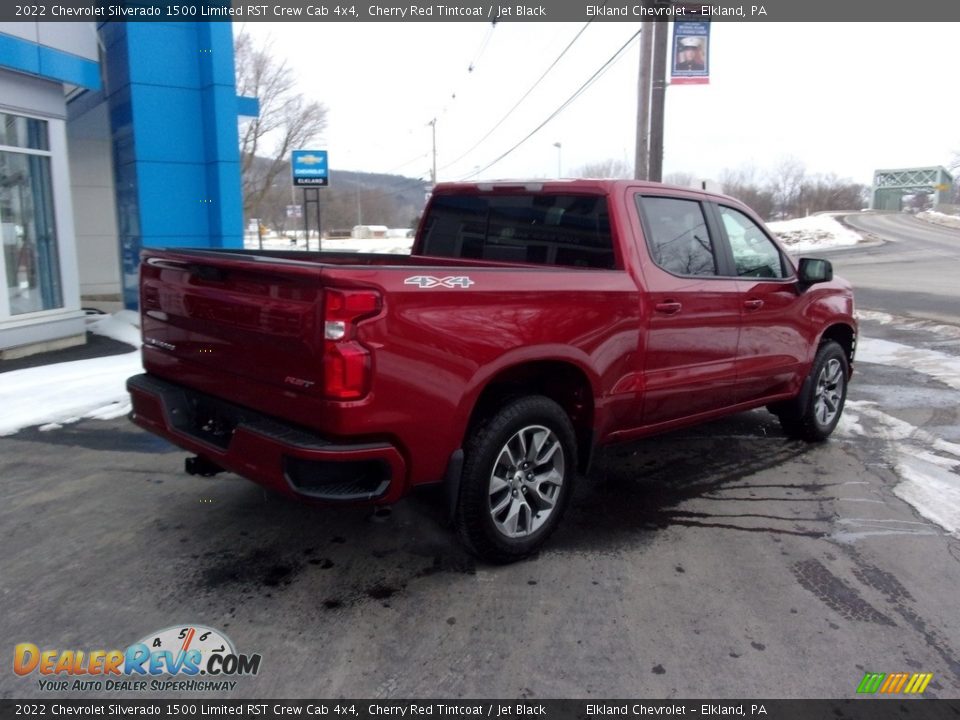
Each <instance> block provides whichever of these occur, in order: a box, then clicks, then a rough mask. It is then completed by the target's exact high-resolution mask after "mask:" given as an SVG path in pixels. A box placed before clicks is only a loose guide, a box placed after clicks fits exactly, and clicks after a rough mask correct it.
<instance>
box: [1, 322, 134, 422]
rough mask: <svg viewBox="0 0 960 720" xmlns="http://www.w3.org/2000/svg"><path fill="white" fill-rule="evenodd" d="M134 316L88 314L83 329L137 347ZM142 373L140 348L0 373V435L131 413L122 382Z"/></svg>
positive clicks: (128, 398)
mask: <svg viewBox="0 0 960 720" xmlns="http://www.w3.org/2000/svg"><path fill="white" fill-rule="evenodd" d="M139 322H140V321H139V318H138V317H137V314H136V313H134V312H131V311H129V310H124V311H122V312H119V313H117V314H115V315H93V316H91V317H90V318H88V320H87V323H88V324H87V327H88V329H89V330H90V331H91V332H93V333H96V334H98V335H104V336H106V337H110V338H112V339H114V340H119V341H121V342H125V343H128V344H130V345H133V346H134V347H137V348H139V346H140V331H139V330H138V329H137V328H136V327H135V324H139ZM141 372H143V366H142V365H141V363H140V351H139V350H134V351H132V352H129V353H124V354H123V355H112V356H110V357H102V358H92V359H90V360H77V361H75V362H67V363H58V364H55V365H42V366H40V367H34V368H28V369H26V370H13V371H11V372H7V373H0V407H2V408H3V413H2V415H0V435H10V434H12V433H15V432H17V431H18V430H22V429H23V428H25V427H31V426H33V425H40V426H42V427H41V428H40V429H41V430H54V429H56V428H58V427H60V426H61V425H63V424H64V423H71V422H76V421H78V420H80V419H82V418H97V419H100V420H109V419H110V418H115V417H121V416H123V415H126V414H127V413H128V412H130V396H129V395H128V394H127V388H126V382H127V378H128V377H130V376H131V375H136V374H137V373H141Z"/></svg>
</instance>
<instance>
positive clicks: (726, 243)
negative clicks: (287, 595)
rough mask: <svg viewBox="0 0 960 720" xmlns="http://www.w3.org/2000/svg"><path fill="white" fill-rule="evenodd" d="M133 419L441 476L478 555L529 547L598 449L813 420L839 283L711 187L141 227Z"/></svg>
mask: <svg viewBox="0 0 960 720" xmlns="http://www.w3.org/2000/svg"><path fill="white" fill-rule="evenodd" d="M140 304H141V313H142V332H143V366H144V369H145V373H144V374H141V375H136V376H134V377H132V378H130V379H129V381H128V389H129V391H130V394H131V396H132V401H133V409H132V413H131V418H132V420H133V421H134V422H135V423H137V424H138V425H140V426H141V427H143V428H145V429H147V430H149V431H150V432H152V433H156V434H157V435H159V436H161V437H163V438H166V439H167V440H169V441H170V442H172V443H174V444H175V445H178V446H180V447H181V448H183V449H185V450H187V451H189V452H190V453H192V454H193V457H190V458H188V459H187V462H186V469H187V471H188V472H191V473H194V474H200V475H212V474H215V473H217V472H220V471H230V472H233V473H236V474H238V475H242V476H244V477H246V478H249V479H251V480H253V481H255V482H257V483H260V484H262V485H264V486H267V487H269V488H272V489H273V490H275V491H277V492H279V493H283V494H285V495H288V496H291V497H294V498H299V499H302V500H305V501H309V502H316V503H323V504H334V503H370V504H374V505H387V504H391V503H394V502H396V501H397V500H399V499H400V498H401V497H403V496H404V495H406V494H407V493H409V492H411V491H412V490H414V489H416V488H419V487H421V486H425V485H431V484H436V483H444V485H445V487H446V497H447V498H448V499H449V506H450V513H451V518H452V520H453V525H454V527H455V528H456V531H457V533H458V534H459V536H460V538H461V540H462V541H463V542H464V543H465V545H466V546H467V547H468V548H469V549H470V550H472V551H473V552H474V553H476V554H477V555H479V556H480V557H482V558H485V559H487V560H490V561H493V562H508V561H511V560H515V559H517V558H521V557H523V556H525V555H528V554H529V553H531V552H532V551H533V550H534V549H536V548H538V547H540V546H541V545H542V544H543V542H544V541H545V540H546V538H547V537H548V536H549V535H550V534H551V533H552V532H553V530H554V529H555V528H556V526H557V524H558V523H559V521H560V519H561V517H562V515H563V513H564V509H565V508H566V506H567V504H568V503H569V501H570V498H571V495H572V492H573V486H574V481H575V479H576V477H577V475H578V473H579V474H581V475H583V474H585V473H586V469H587V466H588V465H589V463H590V459H591V457H592V456H593V454H594V451H595V450H596V449H597V448H600V447H602V446H604V445H607V444H610V443H615V442H619V441H626V440H635V439H637V438H643V437H646V436H650V435H655V434H657V433H662V432H664V431H669V430H675V429H677V428H681V427H685V426H689V425H693V424H695V423H701V422H704V421H707V420H711V419H714V418H717V417H720V416H723V415H728V414H730V413H738V412H742V411H745V410H750V409H752V408H758V407H764V406H765V407H766V408H768V409H769V410H770V411H771V412H773V413H774V414H776V415H777V416H778V417H779V419H780V423H781V425H782V427H783V430H784V432H785V435H786V436H788V437H791V438H798V439H803V440H806V441H811V442H812V441H821V440H824V439H826V438H827V436H829V435H830V433H831V432H832V431H833V429H834V428H835V427H836V425H837V422H838V420H839V418H840V415H841V412H842V411H843V405H844V399H845V397H846V392H847V383H848V381H849V379H850V376H851V373H852V370H853V359H854V351H855V347H856V337H857V325H856V322H855V320H854V314H853V313H854V305H853V293H852V291H851V287H850V285H849V284H848V283H847V282H845V281H843V280H841V279H839V278H837V277H834V276H833V269H832V267H831V264H830V262H829V261H827V260H822V259H814V258H803V259H800V260H799V262H797V263H795V262H794V261H793V260H792V259H791V258H790V257H789V256H788V255H787V253H786V252H784V250H783V248H782V247H781V246H780V245H779V243H778V242H777V240H776V239H775V238H774V237H773V235H772V234H771V233H770V232H769V231H768V230H767V229H766V228H765V227H764V225H763V223H762V221H761V220H760V219H759V218H758V217H757V216H756V215H755V214H754V213H753V212H752V211H751V210H750V209H749V208H747V207H745V206H744V205H743V204H741V203H740V202H738V201H736V200H734V199H732V198H729V197H725V196H723V195H717V194H711V193H706V192H700V191H696V190H691V189H686V188H680V187H671V186H666V185H660V184H654V183H644V182H639V181H625V180H618V181H612V180H568V181H542V182H541V181H537V182H515V183H506V182H504V183H476V184H473V183H470V184H439V185H437V186H436V188H435V189H434V191H433V193H432V195H431V198H430V200H429V202H428V204H427V207H426V208H425V211H424V214H423V218H422V220H421V222H420V226H419V228H418V231H417V234H416V238H415V240H414V244H413V248H412V253H411V254H410V255H409V256H403V255H373V254H334V253H327V252H322V253H321V252H303V251H277V252H272V251H242V250H185V249H166V250H159V249H148V250H145V251H144V252H143V257H142V265H141V271H140Z"/></svg>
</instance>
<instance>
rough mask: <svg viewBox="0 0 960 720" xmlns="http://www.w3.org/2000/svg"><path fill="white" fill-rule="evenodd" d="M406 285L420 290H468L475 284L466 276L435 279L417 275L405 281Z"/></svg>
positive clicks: (430, 276)
mask: <svg viewBox="0 0 960 720" xmlns="http://www.w3.org/2000/svg"><path fill="white" fill-rule="evenodd" d="M403 284H404V285H416V286H417V287H420V288H435V287H445V288H457V287H459V288H468V287H470V286H471V285H473V284H474V282H473V280H471V279H470V278H468V277H467V276H466V275H458V276H456V277H445V278H438V277H433V276H432V275H416V276H414V277H408V278H407V279H406V280H404V281H403Z"/></svg>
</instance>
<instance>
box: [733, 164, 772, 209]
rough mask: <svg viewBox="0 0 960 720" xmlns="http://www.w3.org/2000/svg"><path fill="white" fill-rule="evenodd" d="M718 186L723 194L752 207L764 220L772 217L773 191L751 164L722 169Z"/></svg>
mask: <svg viewBox="0 0 960 720" xmlns="http://www.w3.org/2000/svg"><path fill="white" fill-rule="evenodd" d="M720 186H721V187H722V188H723V192H724V193H725V194H727V195H729V196H730V197H734V198H736V199H737V200H739V201H740V202H742V203H744V204H745V205H746V206H747V207H750V208H752V209H753V211H754V212H755V213H757V214H758V215H759V216H760V217H762V218H763V219H764V220H770V219H772V218H773V214H774V211H775V205H776V203H775V201H774V197H773V191H772V190H771V189H770V188H769V187H765V183H763V182H762V181H760V180H759V179H758V178H757V170H756V168H754V167H753V166H752V165H743V166H741V167H739V168H738V169H736V170H724V171H723V172H722V173H720Z"/></svg>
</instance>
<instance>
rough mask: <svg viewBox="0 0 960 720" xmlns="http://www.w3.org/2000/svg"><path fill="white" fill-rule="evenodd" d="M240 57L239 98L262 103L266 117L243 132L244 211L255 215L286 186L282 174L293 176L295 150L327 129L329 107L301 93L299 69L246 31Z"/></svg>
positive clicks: (254, 120)
mask: <svg viewBox="0 0 960 720" xmlns="http://www.w3.org/2000/svg"><path fill="white" fill-rule="evenodd" d="M234 56H235V62H236V80H237V94H238V95H242V96H246V97H256V98H257V99H258V100H259V101H260V114H259V115H258V116H257V117H256V118H251V119H249V120H248V121H246V122H245V123H244V126H242V127H241V129H240V170H241V174H242V178H243V210H244V213H245V214H247V215H248V216H249V215H250V213H252V212H253V210H254V209H255V208H258V207H259V206H261V205H262V204H263V203H264V201H265V200H266V199H267V197H268V196H269V195H271V194H275V193H276V189H277V187H278V186H279V185H281V184H283V183H280V182H278V181H279V180H280V179H281V178H280V175H281V173H283V172H285V171H286V172H289V156H290V151H291V150H295V149H298V148H302V147H305V146H306V145H308V144H309V143H310V142H312V141H313V140H315V139H316V138H317V137H318V136H319V135H320V134H321V133H322V132H323V131H324V129H325V128H326V126H327V108H326V107H325V106H324V105H323V104H322V103H319V102H316V101H307V100H305V99H304V98H303V96H301V95H300V94H298V93H297V92H296V80H295V78H294V76H293V71H292V70H291V69H290V68H289V67H287V65H286V63H285V62H281V61H278V60H277V59H276V58H274V56H273V55H272V54H271V52H270V46H269V45H265V46H262V47H258V46H256V45H254V42H253V40H252V38H251V37H250V36H249V35H247V34H246V33H241V34H239V35H238V36H237V38H236V40H235V41H234ZM258 158H259V160H258ZM263 159H266V160H267V162H263ZM286 187H288V188H289V184H288V183H287V184H286Z"/></svg>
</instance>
